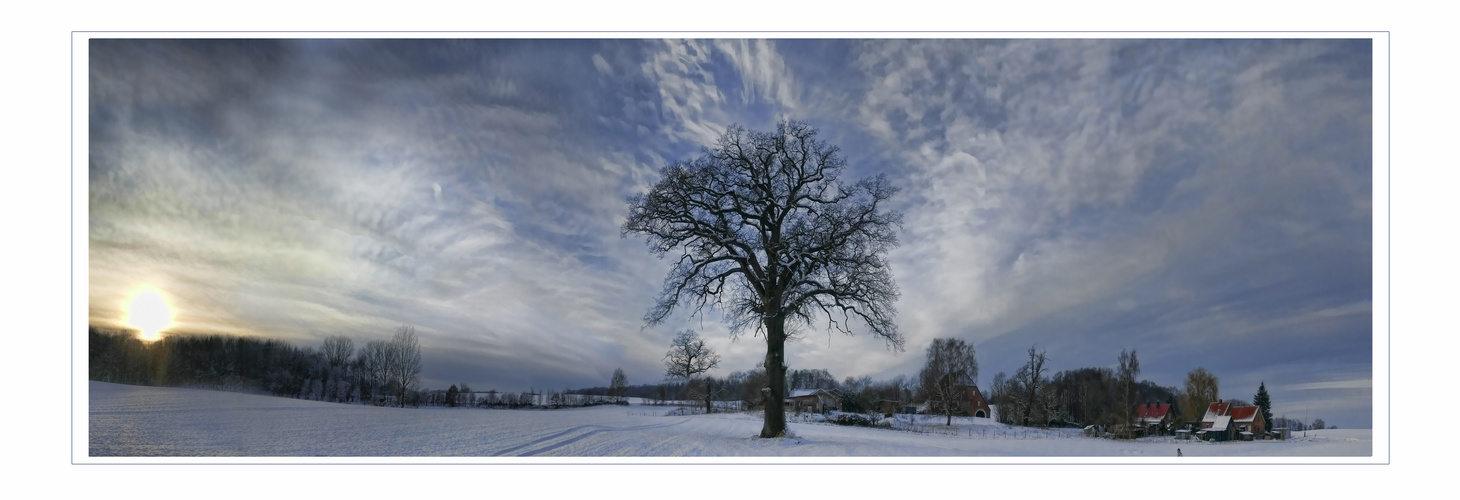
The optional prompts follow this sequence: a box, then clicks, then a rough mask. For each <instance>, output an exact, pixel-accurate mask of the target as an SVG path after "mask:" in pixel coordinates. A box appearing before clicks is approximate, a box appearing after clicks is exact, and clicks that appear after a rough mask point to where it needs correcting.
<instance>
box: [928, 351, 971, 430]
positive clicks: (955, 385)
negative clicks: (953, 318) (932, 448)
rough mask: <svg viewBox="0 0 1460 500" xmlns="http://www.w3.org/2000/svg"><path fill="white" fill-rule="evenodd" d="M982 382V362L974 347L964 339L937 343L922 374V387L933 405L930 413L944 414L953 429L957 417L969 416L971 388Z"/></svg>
mask: <svg viewBox="0 0 1460 500" xmlns="http://www.w3.org/2000/svg"><path fill="white" fill-rule="evenodd" d="M975 380H978V360H977V359H976V358H975V354H974V351H973V344H969V343H965V342H964V341H963V339H933V344H932V345H930V346H928V359H927V361H926V362H925V364H923V370H922V371H921V372H918V384H919V385H920V386H921V387H922V389H923V392H924V393H925V394H926V395H927V397H928V402H929V403H932V405H930V406H931V407H930V408H929V410H930V411H941V412H942V413H943V415H944V416H946V417H948V422H947V425H949V426H952V425H953V414H954V413H967V412H968V405H969V401H968V389H967V387H968V386H969V385H971V384H973V382H974V381H975Z"/></svg>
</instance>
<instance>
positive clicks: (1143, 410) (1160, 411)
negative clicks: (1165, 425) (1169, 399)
mask: <svg viewBox="0 0 1460 500" xmlns="http://www.w3.org/2000/svg"><path fill="white" fill-rule="evenodd" d="M1169 413H1171V403H1161V404H1154V405H1140V406H1137V407H1136V418H1137V419H1140V420H1143V421H1151V422H1159V421H1160V420H1161V419H1164V418H1166V415H1167V414H1169Z"/></svg>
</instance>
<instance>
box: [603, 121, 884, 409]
mask: <svg viewBox="0 0 1460 500" xmlns="http://www.w3.org/2000/svg"><path fill="white" fill-rule="evenodd" d="M816 134H817V132H816V130H815V129H813V128H811V127H810V126H808V125H806V124H805V123H799V122H781V123H779V124H778V125H777V126H776V130H775V131H772V132H755V131H747V130H745V129H743V128H741V127H739V126H731V127H729V128H728V129H726V131H725V133H724V134H723V135H721V136H720V138H719V140H718V141H716V143H715V144H714V145H713V146H712V147H707V148H705V149H704V151H703V153H702V154H701V155H700V156H699V157H696V158H693V159H690V160H687V161H677V162H674V163H671V164H669V165H668V166H666V167H664V169H663V170H662V171H661V175H662V178H661V179H660V180H659V182H658V183H656V184H655V185H654V186H653V187H652V188H651V189H650V190H649V192H648V193H647V194H641V195H634V196H631V197H629V199H628V204H629V215H628V218H627V220H625V221H624V225H623V234H624V236H628V235H630V234H632V235H639V236H644V237H646V238H647V239H648V245H649V249H650V251H651V252H653V253H654V254H655V255H657V256H660V257H663V256H665V255H667V254H671V253H673V254H675V255H674V266H673V267H672V268H671V269H670V271H669V274H668V276H667V277H666V278H665V280H664V288H663V291H662V292H661V293H660V294H659V296H658V298H657V299H656V301H655V304H654V306H653V307H651V308H650V309H649V312H648V313H647V314H646V315H645V317H644V319H645V322H646V323H647V324H648V325H651V326H652V325H656V324H659V323H661V322H663V321H664V320H666V319H668V318H669V317H670V315H671V314H672V313H673V312H674V311H675V310H676V308H680V307H687V308H688V309H689V310H690V311H691V312H692V313H693V314H700V313H702V312H703V311H704V310H705V308H706V307H709V308H712V309H716V310H718V311H720V312H721V313H722V314H724V315H725V317H726V318H727V320H728V321H729V322H730V323H731V332H732V334H733V335H739V334H741V333H743V332H745V331H747V330H750V331H754V333H755V335H757V336H759V335H764V336H765V340H766V357H765V366H766V374H767V375H768V378H769V379H770V380H769V381H768V382H769V394H768V397H767V398H766V403H767V404H766V409H765V425H764V427H763V428H762V429H761V436H762V437H776V436H782V435H784V434H785V430H786V414H785V403H784V402H785V397H786V394H785V392H786V391H785V377H786V362H785V352H786V349H785V343H786V340H787V338H788V336H789V335H790V334H791V333H793V332H795V331H796V329H797V328H798V327H801V326H806V325H811V324H813V323H817V324H819V322H820V321H821V320H822V319H824V320H825V321H826V325H827V328H828V329H835V330H838V331H841V332H843V333H847V334H851V326H850V324H849V323H850V322H851V321H852V320H854V319H855V320H857V321H860V322H862V323H864V324H865V325H866V326H867V327H868V328H869V329H870V330H871V331H872V334H873V335H875V336H877V337H879V338H881V339H883V340H885V341H886V342H887V345H888V347H889V348H892V349H894V350H899V351H900V350H902V349H903V337H902V335H901V334H900V333H899V332H898V331H897V325H896V324H895V323H894V322H893V318H894V317H895V315H896V313H897V311H896V309H895V308H894V307H893V303H894V302H895V301H896V300H897V297H898V289H897V285H896V283H894V282H893V279H892V273H891V271H889V269H888V265H887V258H886V253H887V252H888V251H889V250H891V249H892V248H894V247H895V246H896V245H897V236H896V231H897V230H898V229H899V228H900V227H901V224H902V214H901V213H898V212H895V211H890V210H888V209H887V207H886V203H887V200H888V199H889V198H891V197H892V196H893V195H894V194H896V193H897V188H895V187H893V186H892V185H891V183H889V182H888V180H887V178H886V177H885V176H883V175H878V176H875V177H868V178H864V179H862V180H859V181H856V182H843V181H842V180H841V179H840V175H841V173H842V171H843V170H844V169H845V167H846V163H845V162H844V161H843V160H842V158H841V157H840V156H838V154H837V153H838V149H837V147H836V146H832V145H829V144H826V143H825V142H822V141H820V140H817V139H816Z"/></svg>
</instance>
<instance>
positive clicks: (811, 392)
mask: <svg viewBox="0 0 1460 500" xmlns="http://www.w3.org/2000/svg"><path fill="white" fill-rule="evenodd" d="M817 393H824V394H825V395H827V396H831V393H830V392H827V391H826V389H791V394H789V395H787V396H786V397H788V398H809V397H811V396H815V395H817Z"/></svg>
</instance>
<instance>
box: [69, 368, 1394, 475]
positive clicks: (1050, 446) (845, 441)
mask: <svg viewBox="0 0 1460 500" xmlns="http://www.w3.org/2000/svg"><path fill="white" fill-rule="evenodd" d="M88 401H89V411H88V419H87V423H88V427H87V439H88V443H87V450H88V455H89V456H91V457H492V458H500V457H937V456H941V457H1121V458H1146V459H1151V458H1158V457H1159V458H1160V459H1161V460H1177V459H1176V458H1175V454H1176V449H1177V448H1181V449H1182V450H1183V453H1184V454H1185V456H1186V457H1188V458H1186V460H1192V458H1189V457H1251V456H1257V457H1368V456H1371V455H1372V453H1373V452H1372V449H1373V440H1372V431H1370V430H1367V429H1358V430H1328V431H1318V432H1312V431H1310V432H1309V434H1310V436H1312V437H1298V436H1295V437H1294V438H1293V439H1290V440H1287V441H1259V442H1231V443H1206V442H1193V441H1176V440H1175V439H1174V438H1169V437H1164V438H1145V439H1140V440H1135V441H1115V440H1110V439H1103V438H1091V437H1085V436H1082V435H1080V432H1079V430H1077V429H1031V428H1023V427H1011V426H1006V425H1003V424H998V423H996V422H992V421H990V420H988V419H979V418H966V417H965V418H957V419H955V421H954V426H953V427H952V428H948V427H946V426H944V425H943V423H944V422H943V420H942V418H943V417H936V416H934V417H929V418H928V419H927V420H926V421H923V422H921V423H919V424H918V427H919V428H921V429H923V430H924V431H926V432H925V433H916V432H908V431H903V430H884V429H869V428H861V427H845V426H837V425H831V424H824V423H813V422H809V421H807V419H805V418H795V417H791V418H788V422H789V424H788V425H789V429H790V432H791V434H792V435H791V436H788V437H785V438H777V439H760V438H758V437H756V436H757V435H759V433H760V428H761V420H760V416H759V415H758V414H746V413H717V414H710V415H703V414H700V415H669V413H670V410H672V407H664V406H627V407H625V406H598V407H590V408H565V409H558V410H505V409H475V408H419V409H417V408H381V407H373V406H362V405H352V404H338V403H326V402H319V401H303V400H296V399H289V398H278V397H271V396H260V395H251V394H240V393H232V392H219V391H208V390H200V389H181V388H161V387H142V386H128V385H119V384H108V383H103V382H89V397H88ZM899 418H902V419H904V420H903V422H904V423H907V422H908V421H907V420H906V419H907V418H908V417H906V416H899Z"/></svg>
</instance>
